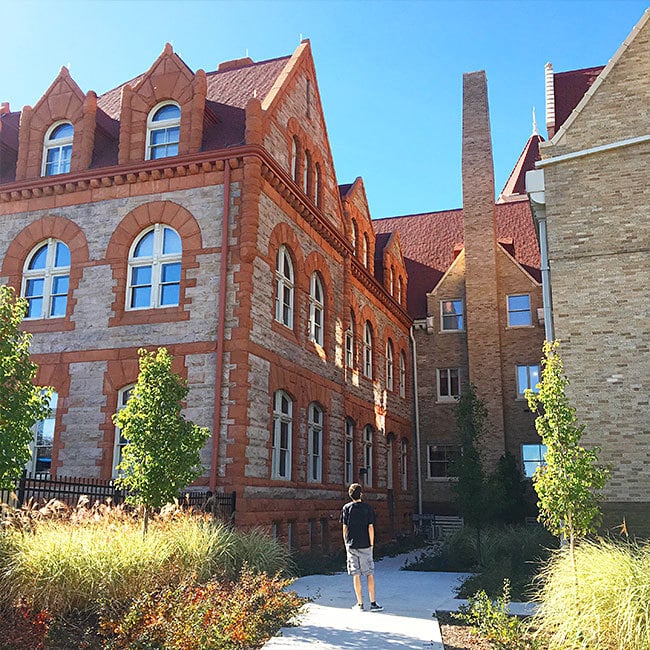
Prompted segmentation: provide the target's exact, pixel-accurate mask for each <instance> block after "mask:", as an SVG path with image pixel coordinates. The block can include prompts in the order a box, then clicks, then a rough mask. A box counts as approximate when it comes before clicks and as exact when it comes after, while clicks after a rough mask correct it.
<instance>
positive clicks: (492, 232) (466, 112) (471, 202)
mask: <svg viewBox="0 0 650 650" xmlns="http://www.w3.org/2000/svg"><path fill="white" fill-rule="evenodd" d="M462 170H463V220H464V231H465V293H466V303H467V304H466V311H467V351H468V356H469V380H470V381H471V382H472V383H473V384H474V385H475V386H476V389H477V394H478V396H479V398H480V399H481V400H482V401H483V402H484V403H485V405H486V407H487V410H488V417H489V423H488V432H487V435H486V436H485V445H484V452H485V460H486V463H487V466H488V467H489V468H491V467H494V465H495V464H496V462H497V460H498V459H499V457H500V456H501V455H502V454H503V453H504V451H505V434H504V417H503V384H502V380H501V352H500V348H501V324H500V322H499V301H498V277H497V238H496V223H495V204H494V163H493V160H492V141H491V136H490V115H489V110H488V97H487V80H486V77H485V72H484V71H479V72H471V73H467V74H465V75H463V163H462Z"/></svg>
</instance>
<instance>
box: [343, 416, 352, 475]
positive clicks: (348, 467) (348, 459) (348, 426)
mask: <svg viewBox="0 0 650 650" xmlns="http://www.w3.org/2000/svg"><path fill="white" fill-rule="evenodd" d="M344 451H345V470H344V474H345V475H344V477H343V482H344V483H345V485H350V483H352V482H353V481H354V420H353V419H352V418H345V450H344Z"/></svg>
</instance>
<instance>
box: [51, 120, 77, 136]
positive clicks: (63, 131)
mask: <svg viewBox="0 0 650 650" xmlns="http://www.w3.org/2000/svg"><path fill="white" fill-rule="evenodd" d="M72 136H74V127H73V126H72V124H59V126H57V127H56V129H54V131H52V133H50V138H49V139H50V140H60V139H62V138H71V137H72Z"/></svg>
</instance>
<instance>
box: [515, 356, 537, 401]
mask: <svg viewBox="0 0 650 650" xmlns="http://www.w3.org/2000/svg"><path fill="white" fill-rule="evenodd" d="M538 383H539V366H538V365H537V364H534V365H531V366H517V397H524V396H525V391H526V389H527V388H530V390H532V391H533V392H534V393H538V392H539V388H537V384H538Z"/></svg>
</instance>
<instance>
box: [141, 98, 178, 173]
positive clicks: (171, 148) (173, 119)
mask: <svg viewBox="0 0 650 650" xmlns="http://www.w3.org/2000/svg"><path fill="white" fill-rule="evenodd" d="M180 133H181V109H180V107H179V106H178V104H175V103H173V102H167V103H165V104H163V105H162V106H157V107H156V108H154V109H153V110H152V111H151V113H149V117H148V118H147V151H146V155H145V158H146V160H158V158H167V157H168V156H177V155H178V143H179V141H180Z"/></svg>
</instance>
